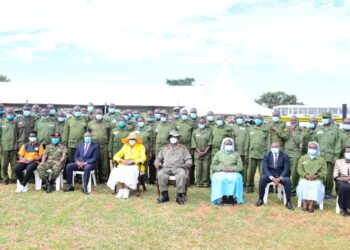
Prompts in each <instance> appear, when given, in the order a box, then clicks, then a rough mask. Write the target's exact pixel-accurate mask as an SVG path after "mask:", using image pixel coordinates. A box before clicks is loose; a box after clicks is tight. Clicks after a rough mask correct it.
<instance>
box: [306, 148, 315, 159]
mask: <svg viewBox="0 0 350 250" xmlns="http://www.w3.org/2000/svg"><path fill="white" fill-rule="evenodd" d="M307 153H308V154H309V156H310V158H311V159H315V158H316V156H317V150H316V149H313V148H309V149H308V150H307Z"/></svg>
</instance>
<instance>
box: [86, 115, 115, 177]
mask: <svg viewBox="0 0 350 250" xmlns="http://www.w3.org/2000/svg"><path fill="white" fill-rule="evenodd" d="M87 130H88V131H90V132H91V136H92V140H93V141H94V142H95V143H96V144H98V145H99V146H100V160H99V164H98V169H97V170H98V171H97V174H98V179H99V182H100V183H106V182H107V181H108V177H109V174H110V164H109V154H108V140H109V136H110V131H111V125H110V123H109V122H104V121H103V113H102V109H96V110H95V119H94V120H92V121H90V122H89V123H88V127H87Z"/></svg>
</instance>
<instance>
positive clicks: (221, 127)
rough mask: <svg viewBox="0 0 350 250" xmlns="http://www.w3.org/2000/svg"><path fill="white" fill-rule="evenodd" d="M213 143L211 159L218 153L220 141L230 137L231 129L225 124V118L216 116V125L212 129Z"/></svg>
mask: <svg viewBox="0 0 350 250" xmlns="http://www.w3.org/2000/svg"><path fill="white" fill-rule="evenodd" d="M212 133H213V143H212V149H211V158H212V159H213V158H214V156H215V154H216V153H217V152H218V151H220V147H221V143H222V140H223V139H224V138H226V137H231V136H232V127H231V126H230V125H227V124H226V123H225V116H224V115H222V114H220V115H217V120H216V125H214V127H213V129H212Z"/></svg>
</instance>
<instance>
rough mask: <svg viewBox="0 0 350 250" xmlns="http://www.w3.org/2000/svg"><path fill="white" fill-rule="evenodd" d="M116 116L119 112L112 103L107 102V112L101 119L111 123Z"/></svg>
mask: <svg viewBox="0 0 350 250" xmlns="http://www.w3.org/2000/svg"><path fill="white" fill-rule="evenodd" d="M118 117H119V114H118V113H117V110H116V108H115V105H114V103H111V104H109V106H108V113H107V114H105V115H104V116H103V120H104V121H106V122H110V123H111V124H112V123H113V122H115V121H116V120H117V119H118Z"/></svg>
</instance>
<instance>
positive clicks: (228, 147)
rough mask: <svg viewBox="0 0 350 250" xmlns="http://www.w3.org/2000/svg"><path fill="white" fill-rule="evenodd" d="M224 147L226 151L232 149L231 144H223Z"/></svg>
mask: <svg viewBox="0 0 350 250" xmlns="http://www.w3.org/2000/svg"><path fill="white" fill-rule="evenodd" d="M224 148H225V151H227V152H231V151H233V145H225V146H224Z"/></svg>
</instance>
